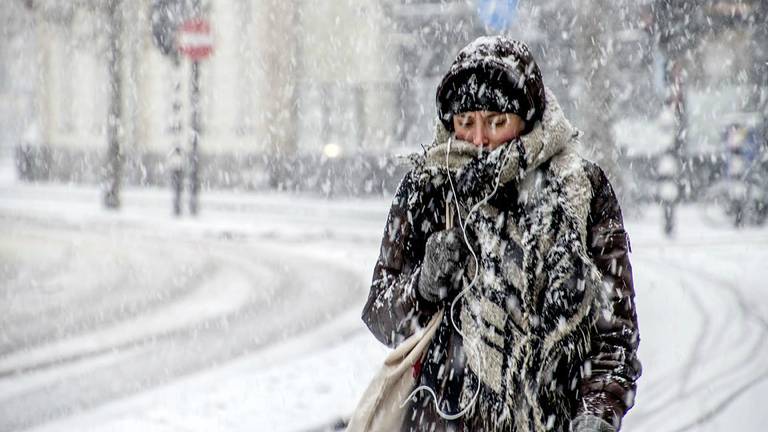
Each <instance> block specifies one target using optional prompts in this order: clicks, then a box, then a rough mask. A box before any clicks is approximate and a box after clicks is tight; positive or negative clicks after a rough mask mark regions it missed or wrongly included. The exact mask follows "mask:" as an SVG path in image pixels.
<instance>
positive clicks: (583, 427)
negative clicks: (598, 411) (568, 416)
mask: <svg viewBox="0 0 768 432" xmlns="http://www.w3.org/2000/svg"><path fill="white" fill-rule="evenodd" d="M571 432H616V428H614V427H613V425H611V424H610V423H608V422H607V421H605V420H603V419H601V418H600V417H597V416H593V415H589V414H582V415H579V416H576V418H575V419H573V421H572V422H571Z"/></svg>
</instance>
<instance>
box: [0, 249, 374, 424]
mask: <svg viewBox="0 0 768 432" xmlns="http://www.w3.org/2000/svg"><path fill="white" fill-rule="evenodd" d="M203 243H204V244H205V245H207V246H208V245H211V246H215V247H213V249H215V252H212V255H214V256H216V259H217V260H221V261H226V262H228V263H230V264H231V265H233V266H235V267H237V268H238V269H239V271H242V272H243V273H244V274H248V277H247V279H248V280H249V281H250V282H251V284H252V285H253V287H254V288H257V287H260V288H263V287H264V283H265V282H266V283H267V284H268V285H269V286H273V287H275V289H274V291H273V292H270V291H264V292H263V293H264V294H265V296H262V298H261V300H262V301H251V302H248V303H246V304H245V305H243V306H242V307H240V308H238V309H237V310H235V311H232V312H230V313H228V314H224V315H222V316H216V317H212V318H210V319H208V320H205V321H203V322H198V323H196V324H194V325H190V326H186V327H184V328H181V329H178V330H176V331H172V332H166V333H164V334H161V335H153V336H152V337H150V338H144V339H141V340H138V341H135V342H134V343H133V344H131V345H127V346H118V347H115V346H112V347H108V348H106V347H105V348H104V349H102V350H99V351H100V352H99V354H100V355H109V354H111V353H122V354H124V356H117V357H116V359H115V360H116V361H115V362H113V363H108V364H106V365H97V366H98V367H95V368H94V369H91V370H87V371H86V372H84V373H83V372H81V373H74V374H73V375H71V376H69V377H66V378H64V379H63V380H56V379H53V380H51V381H50V382H45V383H42V384H41V385H36V386H34V387H33V388H31V389H29V390H28V391H26V392H22V393H21V394H16V395H13V398H12V399H10V400H3V401H0V429H2V430H5V429H6V427H8V428H11V429H15V428H18V427H28V426H32V425H34V424H38V423H41V422H44V421H46V420H50V419H52V418H55V417H59V416H62V415H66V414H67V413H71V412H74V411H76V410H79V409H83V408H87V407H90V406H94V405H97V404H99V403H102V402H104V401H106V400H110V399H114V398H116V397H121V396H124V395H128V394H131V393H134V392H137V391H142V390H144V389H146V388H149V387H152V386H155V385H158V384H160V383H163V382H167V381H169V380H171V379H173V378H175V377H178V376H181V375H184V374H186V373H190V372H194V371H196V370H200V369H203V368H207V367H211V366H213V365H215V364H218V363H221V362H224V361H227V360H229V359H232V358H234V357H236V356H238V355H241V354H245V353H247V352H251V351H253V350H254V349H257V348H259V347H263V346H266V345H268V344H269V343H270V342H271V341H274V340H276V339H279V338H281V337H289V336H291V335H293V334H296V333H297V332H301V331H304V330H306V329H308V328H311V327H312V326H314V325H316V324H317V323H319V322H322V321H323V320H325V319H327V318H328V317H329V316H331V315H332V314H334V313H337V312H338V311H340V310H343V309H344V308H347V307H349V306H350V305H352V304H356V303H358V302H359V301H360V295H359V290H356V289H353V288H357V287H359V284H358V282H359V275H351V274H349V271H348V270H346V269H344V268H343V267H342V268H339V267H338V265H336V266H334V265H329V263H328V262H327V261H323V260H317V259H315V262H314V263H312V264H311V270H310V272H309V274H307V273H306V272H304V269H301V270H298V269H299V268H300V267H302V266H306V265H307V263H308V262H311V260H309V261H308V259H307V256H306V254H304V255H302V254H295V253H294V254H293V255H294V256H295V257H296V258H297V259H296V260H293V259H292V258H290V256H291V255H290V254H289V251H288V250H287V249H286V250H281V251H279V252H278V253H276V254H275V253H270V250H269V249H263V248H262V249H261V252H258V253H254V254H253V255H251V256H248V255H249V254H250V253H253V252H254V251H253V250H252V249H253V248H251V247H247V246H245V245H236V246H232V245H231V244H227V242H218V243H217V242H215V241H206V242H203ZM222 243H223V244H222ZM229 243H231V242H229ZM286 254H288V255H286ZM286 257H288V258H286ZM254 261H257V262H262V264H263V265H264V266H267V267H271V268H272V269H276V270H275V271H276V272H277V274H278V276H279V277H278V280H277V281H276V282H274V283H271V284H270V283H269V281H265V280H264V279H265V278H264V277H263V275H260V274H257V272H254ZM293 261H295V262H293ZM323 274H325V275H326V276H325V277H318V275H320V276H322V275H323ZM345 274H346V276H344V275H345ZM318 283H319V284H320V285H318ZM313 284H314V285H315V288H316V289H315V291H316V292H318V293H319V292H321V291H322V290H323V289H329V288H331V289H332V290H331V292H330V293H331V294H333V293H334V286H335V291H336V294H338V295H336V296H327V295H326V296H323V297H322V298H315V299H310V300H309V301H306V300H302V299H301V296H302V294H303V293H304V291H305V290H304V286H312V285H313ZM345 287H346V288H345ZM293 309H297V310H298V311H299V313H301V314H304V316H302V317H295V315H292V314H291V312H295V311H293ZM291 317H293V318H296V319H294V321H295V322H294V323H290V322H287V321H289V320H288V318H291ZM136 318H137V319H141V316H138V317H136ZM260 327H261V328H260ZM222 336H224V337H222ZM87 357H88V358H86V357H80V358H78V359H74V360H73V363H68V364H61V365H58V366H57V367H54V368H53V370H54V371H55V370H57V368H59V367H65V366H72V365H76V364H78V363H83V362H86V361H94V362H95V361H96V360H97V358H98V357H99V356H98V355H94V356H87ZM116 377H118V378H117V379H116ZM21 378H22V377H18V376H17V377H15V379H21ZM89 383H90V384H89ZM104 387H109V388H104Z"/></svg>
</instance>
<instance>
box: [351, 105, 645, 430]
mask: <svg viewBox="0 0 768 432" xmlns="http://www.w3.org/2000/svg"><path fill="white" fill-rule="evenodd" d="M546 99H547V100H546V108H545V111H544V114H543V118H542V120H541V121H539V122H537V124H536V126H535V127H534V129H533V130H532V131H531V132H530V133H528V134H526V135H524V136H523V137H521V138H520V139H518V140H514V141H511V142H510V143H507V144H505V145H503V146H501V147H499V148H497V149H496V150H494V151H492V152H482V151H480V150H479V149H477V148H476V147H475V146H473V145H472V144H469V143H465V142H461V141H456V140H454V139H452V138H451V135H450V134H449V133H448V132H447V131H445V129H444V128H443V127H442V125H440V124H438V127H437V132H436V137H435V142H434V143H433V144H432V145H431V146H430V147H429V148H427V149H426V150H425V152H424V154H422V155H419V156H417V157H414V158H413V162H414V168H413V169H412V170H411V171H410V172H409V173H408V174H407V175H406V176H405V178H404V179H403V181H402V182H401V184H400V187H399V188H398V191H397V193H396V195H395V198H394V201H393V204H392V207H391V209H390V213H389V217H388V220H387V225H386V228H385V233H384V237H383V240H382V245H381V251H380V256H379V259H378V261H377V263H376V267H375V269H374V274H373V282H372V285H371V290H370V295H369V298H368V301H367V303H366V305H365V308H364V311H363V320H364V321H365V322H366V324H367V325H368V327H369V328H370V329H371V331H372V332H373V334H374V335H375V336H376V337H377V338H378V339H379V340H380V341H382V342H383V343H385V344H387V345H389V346H392V347H394V346H396V345H398V343H399V342H400V341H402V340H403V339H405V338H406V337H408V336H409V335H411V334H412V333H413V332H414V331H416V330H417V329H418V328H419V327H420V326H423V325H424V324H425V323H426V322H427V321H429V318H430V317H431V316H432V315H433V314H434V312H435V311H436V310H438V309H439V308H441V307H443V308H445V310H448V311H451V312H450V313H446V314H445V318H444V320H443V322H442V323H441V325H440V328H439V329H438V331H437V333H436V335H435V337H434V339H433V341H432V343H431V345H430V347H429V349H428V351H427V354H426V355H425V357H424V359H423V361H422V363H421V364H419V365H415V368H414V372H415V373H418V382H419V385H423V386H427V387H429V388H430V389H432V390H433V391H434V392H435V396H437V399H436V400H435V399H434V397H432V396H430V394H429V393H428V392H419V393H417V394H416V396H415V397H414V398H413V399H412V400H411V402H410V403H409V405H408V407H407V409H408V411H407V412H406V418H405V422H404V424H403V428H402V430H404V431H448V430H451V431H453V430H466V431H496V430H501V431H516V432H529V431H535V432H544V431H549V430H553V431H568V429H569V427H570V421H571V419H572V418H574V417H575V416H576V415H578V414H582V413H587V414H593V415H596V416H600V417H602V418H604V419H606V420H607V421H609V422H611V423H613V424H614V425H616V426H617V428H618V426H619V425H620V422H621V418H622V416H623V415H624V413H625V412H626V411H627V410H628V409H629V408H631V406H632V404H633V401H634V392H635V381H636V379H637V378H638V377H639V375H640V371H641V368H640V363H639V362H638V360H637V357H636V351H637V346H638V343H639V336H638V330H637V318H636V315H635V309H634V300H633V299H634V289H633V285H632V274H631V266H630V263H629V259H628V253H629V241H628V237H627V235H626V232H625V231H624V228H623V222H622V216H621V211H620V209H619V205H618V202H617V200H616V197H615V195H614V193H613V190H612V188H611V186H610V184H609V183H608V180H607V179H606V177H605V175H604V173H603V172H602V170H600V168H599V167H597V166H596V165H594V164H593V163H590V162H588V161H586V160H584V159H582V158H581V157H579V156H578V155H577V154H576V152H575V148H574V147H575V145H576V140H577V133H576V131H575V129H574V128H572V127H571V125H570V123H569V122H568V121H567V119H566V118H565V116H564V115H563V113H562V111H561V110H560V107H559V105H558V104H557V101H556V100H555V98H554V97H553V96H552V94H551V93H549V92H547V93H546ZM446 203H449V204H448V205H451V206H456V204H458V213H457V214H458V216H459V220H461V221H462V222H463V223H464V224H465V228H466V236H467V240H468V243H469V246H470V247H471V248H472V250H473V251H474V252H475V255H476V259H475V258H474V257H470V258H469V259H468V261H467V262H466V263H465V265H464V267H463V269H459V270H461V271H463V275H464V276H463V280H464V286H465V287H468V288H467V289H466V292H464V293H463V294H462V295H461V296H459V297H460V298H459V300H457V301H456V302H455V304H454V307H453V308H452V309H451V302H448V303H446V304H434V303H430V302H428V301H426V300H425V299H423V298H421V297H420V296H419V295H418V292H417V289H416V285H417V283H418V278H419V274H420V266H421V263H422V261H423V259H424V246H425V243H426V239H427V238H428V237H429V236H430V235H431V234H432V233H434V232H437V231H440V230H443V229H445V223H446V222H445V214H446ZM450 300H453V298H452V299H450ZM436 408H438V409H439V410H440V411H442V412H443V413H444V414H454V413H458V412H460V411H461V410H463V409H464V408H468V411H467V413H466V414H465V415H463V416H461V417H460V418H458V419H455V420H445V419H444V418H442V417H441V416H440V415H439V414H438V409H436Z"/></svg>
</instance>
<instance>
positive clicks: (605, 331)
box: [577, 163, 642, 429]
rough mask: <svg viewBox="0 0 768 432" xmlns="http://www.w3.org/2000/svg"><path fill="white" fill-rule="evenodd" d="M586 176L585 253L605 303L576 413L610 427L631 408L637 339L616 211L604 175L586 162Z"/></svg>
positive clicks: (626, 242) (624, 242)
mask: <svg viewBox="0 0 768 432" xmlns="http://www.w3.org/2000/svg"><path fill="white" fill-rule="evenodd" d="M587 172H588V175H589V177H590V181H591V183H592V188H593V191H594V194H593V198H592V203H591V210H590V217H589V221H588V233H587V234H588V242H589V252H590V255H591V256H592V259H593V260H594V262H595V264H596V265H597V268H598V270H600V272H601V273H602V275H603V287H604V289H605V290H606V292H605V294H606V300H607V302H606V304H605V305H604V309H605V310H603V311H601V313H600V318H599V319H598V322H597V325H596V326H595V329H594V331H593V334H592V342H591V350H590V352H589V353H587V356H586V360H585V362H584V365H583V367H582V378H581V382H580V386H579V390H580V398H581V400H580V401H579V403H578V412H577V413H578V414H592V415H596V416H599V417H602V418H603V419H605V420H607V421H609V422H611V423H613V424H614V425H615V426H616V427H617V429H618V428H619V427H620V425H621V419H622V417H623V416H624V414H625V413H626V411H627V410H629V409H630V408H631V407H632V405H633V404H634V397H635V391H636V384H635V382H636V380H637V379H638V378H639V377H640V374H641V372H642V368H641V365H640V362H639V361H638V359H637V347H638V344H639V342H640V336H639V333H638V326H637V315H636V312H635V303H634V297H635V291H634V286H633V282H632V266H631V264H630V262H629V252H630V251H631V249H630V244H629V237H628V235H627V232H626V231H625V230H624V222H623V218H622V215H621V209H620V207H619V203H618V201H617V199H616V195H615V194H614V192H613V188H612V187H611V185H610V183H609V181H608V179H607V178H606V176H605V173H604V172H603V171H602V170H601V169H600V168H599V167H598V166H597V165H594V164H592V163H590V164H589V165H588V167H587Z"/></svg>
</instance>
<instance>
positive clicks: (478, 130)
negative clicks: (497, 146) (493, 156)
mask: <svg viewBox="0 0 768 432" xmlns="http://www.w3.org/2000/svg"><path fill="white" fill-rule="evenodd" d="M470 142H472V144H474V145H476V146H479V147H482V146H484V145H486V144H488V135H487V134H486V133H485V128H483V125H482V124H480V122H477V123H475V126H474V127H473V128H472V136H471V139H470Z"/></svg>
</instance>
